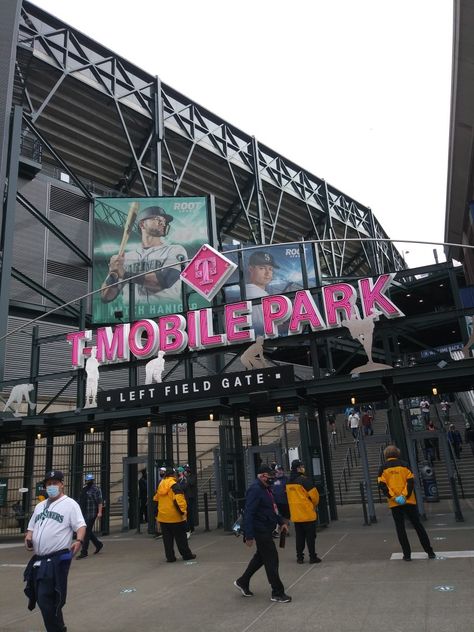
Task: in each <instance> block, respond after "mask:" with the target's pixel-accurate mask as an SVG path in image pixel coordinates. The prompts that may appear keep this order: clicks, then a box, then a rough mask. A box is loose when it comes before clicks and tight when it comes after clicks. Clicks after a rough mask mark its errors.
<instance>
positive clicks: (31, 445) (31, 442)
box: [22, 430, 35, 531]
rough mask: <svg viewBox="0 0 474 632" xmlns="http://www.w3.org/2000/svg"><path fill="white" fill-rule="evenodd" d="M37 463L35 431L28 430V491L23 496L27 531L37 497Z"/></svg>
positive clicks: (25, 469) (25, 477)
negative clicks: (35, 467) (28, 519)
mask: <svg viewBox="0 0 474 632" xmlns="http://www.w3.org/2000/svg"><path fill="white" fill-rule="evenodd" d="M34 463H35V432H34V430H28V432H27V434H26V440H25V460H24V464H23V487H25V488H26V489H27V490H28V491H27V492H26V493H25V494H23V496H22V508H23V515H24V516H25V525H24V529H23V531H26V527H27V526H28V523H27V522H26V520H27V516H29V515H30V514H31V512H32V510H33V500H34V499H35V482H34V480H33V471H34V470H33V468H34Z"/></svg>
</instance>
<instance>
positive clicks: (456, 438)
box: [448, 424, 462, 459]
mask: <svg viewBox="0 0 474 632" xmlns="http://www.w3.org/2000/svg"><path fill="white" fill-rule="evenodd" d="M448 441H449V443H450V445H451V447H452V451H453V452H454V456H455V457H456V458H457V459H460V458H461V451H462V437H461V433H460V432H459V430H456V426H455V425H454V424H449V431H448ZM451 457H452V453H451Z"/></svg>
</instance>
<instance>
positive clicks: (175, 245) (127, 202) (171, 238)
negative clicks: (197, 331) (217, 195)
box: [93, 197, 209, 323]
mask: <svg viewBox="0 0 474 632" xmlns="http://www.w3.org/2000/svg"><path fill="white" fill-rule="evenodd" d="M205 243H209V221H208V199H207V198H205V197H198V198H133V199H130V198H97V199H96V200H95V206H94V289H99V288H100V293H97V294H96V295H94V299H93V319H94V322H96V323H99V322H100V323H103V322H114V321H116V320H120V319H119V318H117V317H116V312H122V314H123V316H121V318H123V319H125V320H134V319H135V318H148V317H150V318H153V317H156V316H161V315H163V314H173V313H178V312H182V311H183V302H182V298H183V296H182V283H181V280H180V278H179V275H180V272H181V269H182V263H183V262H185V261H187V260H188V259H191V258H192V257H193V256H194V254H195V253H196V252H197V250H198V249H199V248H200V247H201V246H202V245H203V244H205ZM136 275H140V276H138V277H137V278H132V277H135V276H136ZM130 287H132V288H133V289H132V291H133V292H134V303H135V313H134V314H130V313H129V299H130ZM189 305H190V307H191V309H196V308H198V307H202V306H204V305H207V302H206V301H205V300H204V299H202V298H201V297H199V296H198V295H197V294H193V295H192V296H191V297H190V301H189Z"/></svg>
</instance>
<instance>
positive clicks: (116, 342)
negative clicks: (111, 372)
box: [97, 323, 130, 364]
mask: <svg viewBox="0 0 474 632" xmlns="http://www.w3.org/2000/svg"><path fill="white" fill-rule="evenodd" d="M129 333H130V325H129V323H126V324H122V325H116V326H115V327H114V329H113V331H112V327H99V329H98V330H97V360H99V362H100V363H101V364H111V363H112V362H127V361H128V360H129V359H130V349H129V347H128V344H126V342H128V334H129Z"/></svg>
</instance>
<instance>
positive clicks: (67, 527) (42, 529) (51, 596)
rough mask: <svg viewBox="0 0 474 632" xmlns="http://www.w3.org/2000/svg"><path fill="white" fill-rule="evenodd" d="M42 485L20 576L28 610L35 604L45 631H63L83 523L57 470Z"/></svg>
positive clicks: (29, 527)
mask: <svg viewBox="0 0 474 632" xmlns="http://www.w3.org/2000/svg"><path fill="white" fill-rule="evenodd" d="M44 484H45V486H46V493H47V496H48V498H47V499H46V500H43V501H41V502H40V503H38V504H37V505H36V507H35V509H34V511H33V515H32V516H31V518H30V521H29V523H28V528H27V531H26V535H25V546H26V548H27V550H28V551H33V552H34V555H33V557H32V558H31V560H30V561H29V562H28V565H27V567H26V569H25V572H24V576H23V578H24V580H25V582H26V588H25V595H26V596H27V597H28V609H29V610H33V609H34V608H35V605H36V603H37V604H38V606H39V608H40V610H41V614H42V616H43V621H44V625H45V628H46V630H47V632H66V626H65V625H64V618H63V613H62V609H63V607H64V604H65V603H66V593H67V579H68V573H69V567H70V565H71V560H72V558H73V557H74V555H76V553H77V552H78V551H79V549H80V548H81V545H82V543H83V540H84V538H85V534H86V522H85V520H84V517H83V515H82V512H81V508H80V507H79V505H78V503H77V502H76V501H75V500H73V499H72V498H69V496H66V494H65V493H64V474H63V473H62V472H61V471H60V470H52V471H49V472H48V473H47V474H46V476H45V479H44ZM74 533H75V534H76V539H75V540H74V542H73V535H74Z"/></svg>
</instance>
